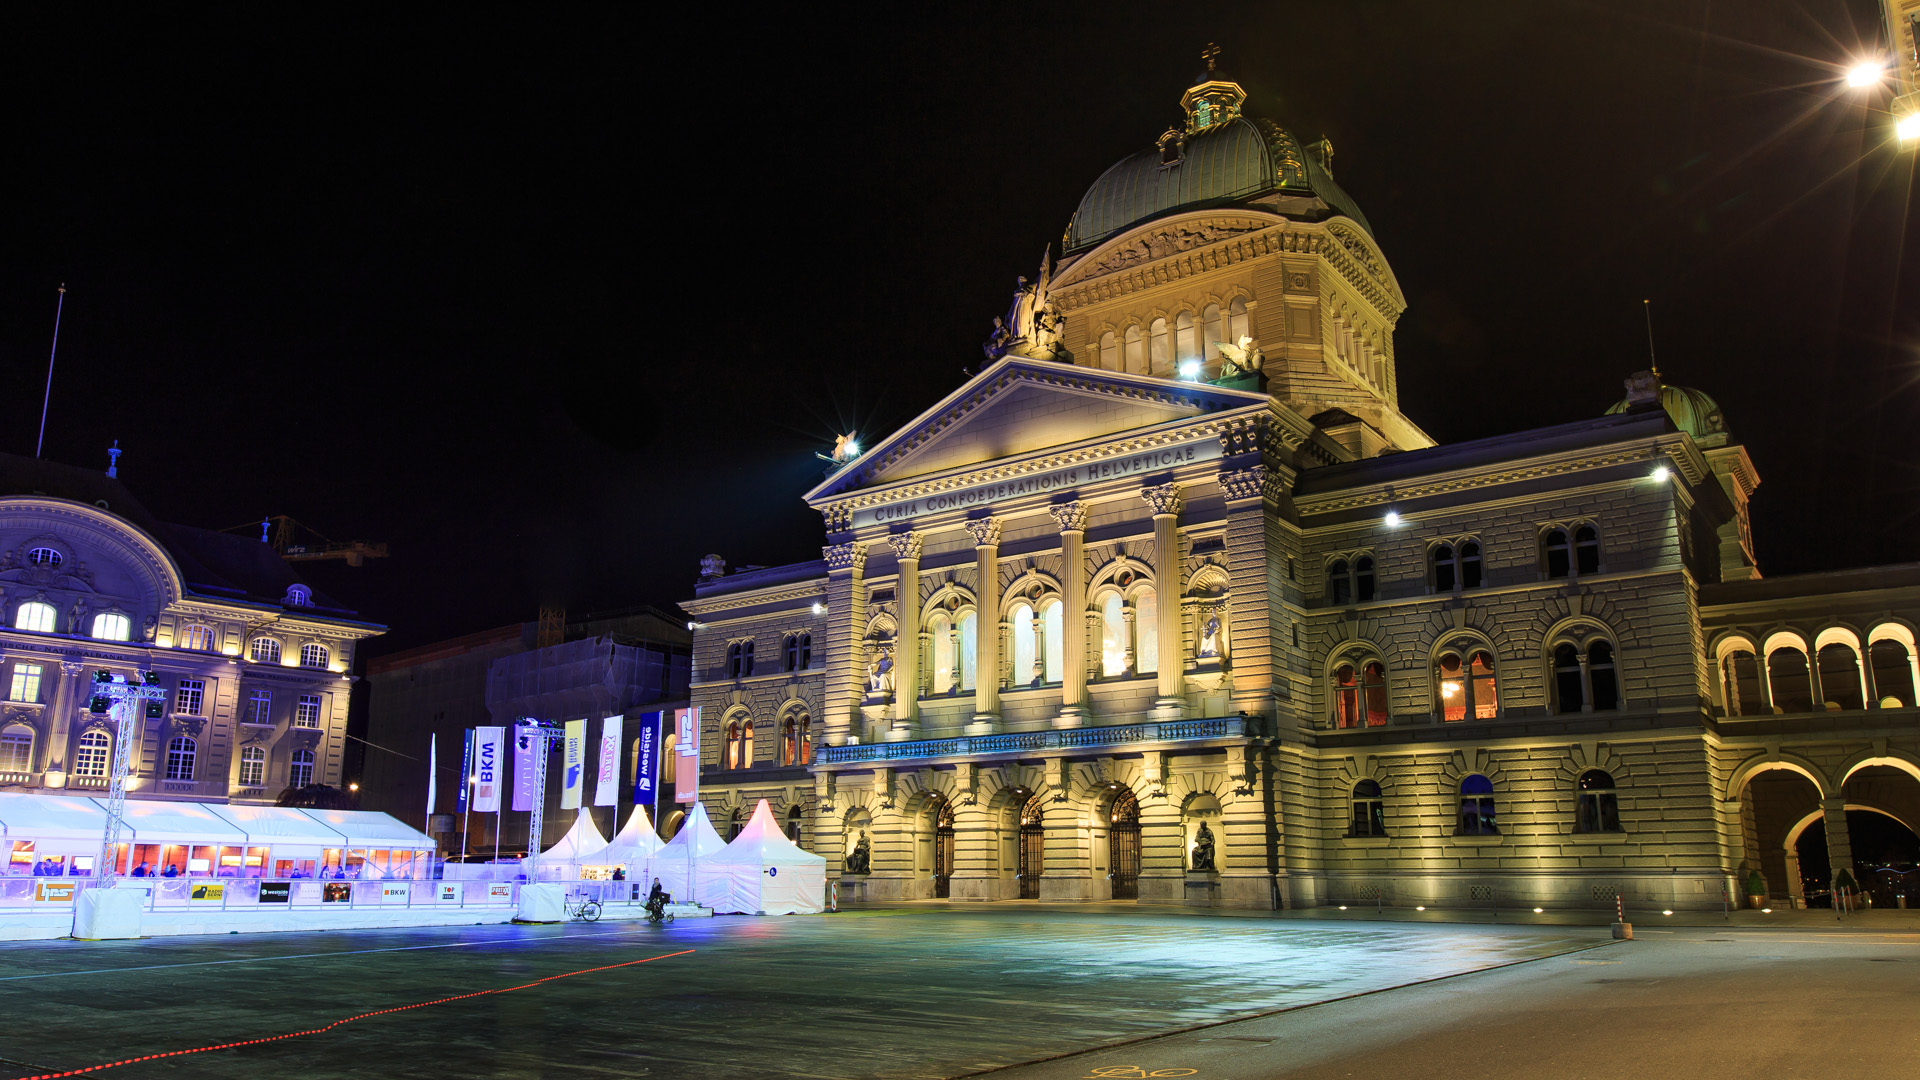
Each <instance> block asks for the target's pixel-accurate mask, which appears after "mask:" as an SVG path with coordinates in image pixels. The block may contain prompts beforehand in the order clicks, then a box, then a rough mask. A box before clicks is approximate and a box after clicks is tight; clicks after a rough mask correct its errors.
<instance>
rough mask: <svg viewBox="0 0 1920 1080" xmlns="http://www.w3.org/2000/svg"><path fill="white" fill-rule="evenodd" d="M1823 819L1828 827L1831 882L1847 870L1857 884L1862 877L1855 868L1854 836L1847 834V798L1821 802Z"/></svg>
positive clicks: (1828, 857) (1837, 797)
mask: <svg viewBox="0 0 1920 1080" xmlns="http://www.w3.org/2000/svg"><path fill="white" fill-rule="evenodd" d="M1820 813H1821V817H1822V818H1823V819H1824V820H1825V822H1826V825H1827V866H1828V867H1829V870H1828V873H1829V875H1830V876H1829V877H1828V879H1827V880H1829V881H1831V880H1833V878H1834V877H1838V876H1839V874H1840V871H1842V870H1845V871H1846V872H1847V873H1848V874H1851V875H1852V876H1853V879H1854V881H1855V882H1858V881H1859V880H1860V875H1859V873H1857V872H1856V871H1855V870H1854V868H1853V836H1852V835H1851V834H1850V833H1848V832H1847V800H1846V796H1844V795H1841V796H1835V797H1834V798H1831V799H1822V800H1821V801H1820Z"/></svg>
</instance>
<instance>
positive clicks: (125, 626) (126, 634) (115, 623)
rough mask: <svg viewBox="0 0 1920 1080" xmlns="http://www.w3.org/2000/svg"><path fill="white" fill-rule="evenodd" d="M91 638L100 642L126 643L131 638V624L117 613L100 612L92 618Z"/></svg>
mask: <svg viewBox="0 0 1920 1080" xmlns="http://www.w3.org/2000/svg"><path fill="white" fill-rule="evenodd" d="M93 636H94V637H97V638H99V639H100V640H102V641H126V640H128V639H129V638H131V637H132V636H133V624H132V623H131V622H130V621H129V620H128V619H127V617H126V616H125V615H122V614H120V613H119V612H115V611H105V612H101V613H100V614H98V615H95V616H94V617H93Z"/></svg>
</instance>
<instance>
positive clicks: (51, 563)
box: [27, 547, 67, 570]
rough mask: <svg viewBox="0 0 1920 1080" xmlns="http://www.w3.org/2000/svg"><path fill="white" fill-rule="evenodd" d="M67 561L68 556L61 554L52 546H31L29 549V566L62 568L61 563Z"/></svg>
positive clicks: (49, 568)
mask: <svg viewBox="0 0 1920 1080" xmlns="http://www.w3.org/2000/svg"><path fill="white" fill-rule="evenodd" d="M66 561H67V560H66V556H64V555H61V554H60V552H59V551H57V550H55V549H53V548H50V547H37V548H31V549H29V550H28V551H27V565H29V566H38V567H41V568H43V569H47V570H57V569H59V568H60V564H61V563H63V562H66Z"/></svg>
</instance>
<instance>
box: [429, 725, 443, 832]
mask: <svg viewBox="0 0 1920 1080" xmlns="http://www.w3.org/2000/svg"><path fill="white" fill-rule="evenodd" d="M439 758H440V733H439V732H437V731H436V732H430V733H428V735H427V831H428V832H432V831H433V804H434V803H435V802H437V801H438V798H437V796H439V794H440V786H439V783H438V781H439V779H440V778H439V777H438V776H436V775H435V774H436V773H438V772H439V771H440V761H439Z"/></svg>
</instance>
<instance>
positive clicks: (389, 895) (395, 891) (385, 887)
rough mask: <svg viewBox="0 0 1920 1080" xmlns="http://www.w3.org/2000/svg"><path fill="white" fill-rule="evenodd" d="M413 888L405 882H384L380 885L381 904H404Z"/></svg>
mask: <svg viewBox="0 0 1920 1080" xmlns="http://www.w3.org/2000/svg"><path fill="white" fill-rule="evenodd" d="M411 891H413V886H411V885H408V884H407V883H406V882H404V881H383V882H381V883H380V902H381V903H383V904H404V903H406V902H407V894H408V893H409V892H411Z"/></svg>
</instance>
